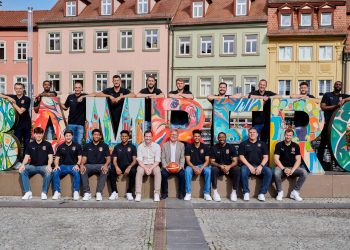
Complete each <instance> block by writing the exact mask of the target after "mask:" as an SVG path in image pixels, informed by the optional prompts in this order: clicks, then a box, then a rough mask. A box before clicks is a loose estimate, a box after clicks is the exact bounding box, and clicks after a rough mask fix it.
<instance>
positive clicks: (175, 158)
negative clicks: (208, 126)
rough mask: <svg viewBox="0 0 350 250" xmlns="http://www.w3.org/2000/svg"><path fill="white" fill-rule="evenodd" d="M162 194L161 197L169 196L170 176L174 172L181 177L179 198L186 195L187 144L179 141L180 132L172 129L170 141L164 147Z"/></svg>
mask: <svg viewBox="0 0 350 250" xmlns="http://www.w3.org/2000/svg"><path fill="white" fill-rule="evenodd" d="M162 166H163V168H162V171H161V174H162V196H161V199H166V198H168V177H169V175H171V174H173V175H176V176H177V177H178V178H179V192H178V198H179V199H180V200H182V199H183V198H184V196H185V171H184V166H185V146H184V144H183V143H182V142H179V132H178V131H177V129H172V130H171V132H170V141H168V142H166V143H165V144H164V145H163V148H162Z"/></svg>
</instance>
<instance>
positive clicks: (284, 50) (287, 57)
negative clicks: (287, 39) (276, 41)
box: [279, 46, 292, 61]
mask: <svg viewBox="0 0 350 250" xmlns="http://www.w3.org/2000/svg"><path fill="white" fill-rule="evenodd" d="M279 60H280V61H292V47H291V46H283V47H280V48H279Z"/></svg>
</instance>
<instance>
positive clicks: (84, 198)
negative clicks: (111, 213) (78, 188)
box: [83, 193, 91, 201]
mask: <svg viewBox="0 0 350 250" xmlns="http://www.w3.org/2000/svg"><path fill="white" fill-rule="evenodd" d="M89 200H91V194H90V193H85V194H84V197H83V201H89Z"/></svg>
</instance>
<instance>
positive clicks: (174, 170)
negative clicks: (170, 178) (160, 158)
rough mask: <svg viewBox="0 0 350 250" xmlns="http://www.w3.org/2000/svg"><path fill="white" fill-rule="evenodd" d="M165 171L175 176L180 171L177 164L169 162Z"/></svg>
mask: <svg viewBox="0 0 350 250" xmlns="http://www.w3.org/2000/svg"><path fill="white" fill-rule="evenodd" d="M166 169H167V170H168V172H169V173H171V174H177V173H178V172H179V171H180V167H179V164H177V163H176V162H170V163H169V164H168V166H167V167H166Z"/></svg>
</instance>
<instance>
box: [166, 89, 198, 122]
mask: <svg viewBox="0 0 350 250" xmlns="http://www.w3.org/2000/svg"><path fill="white" fill-rule="evenodd" d="M178 93H179V91H178V90H174V91H170V92H169V94H174V95H176V94H178ZM182 93H183V94H192V92H191V91H188V90H183V92H182ZM187 122H188V114H187V112H185V111H180V110H175V111H171V116H170V123H171V124H173V125H185V124H187Z"/></svg>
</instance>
